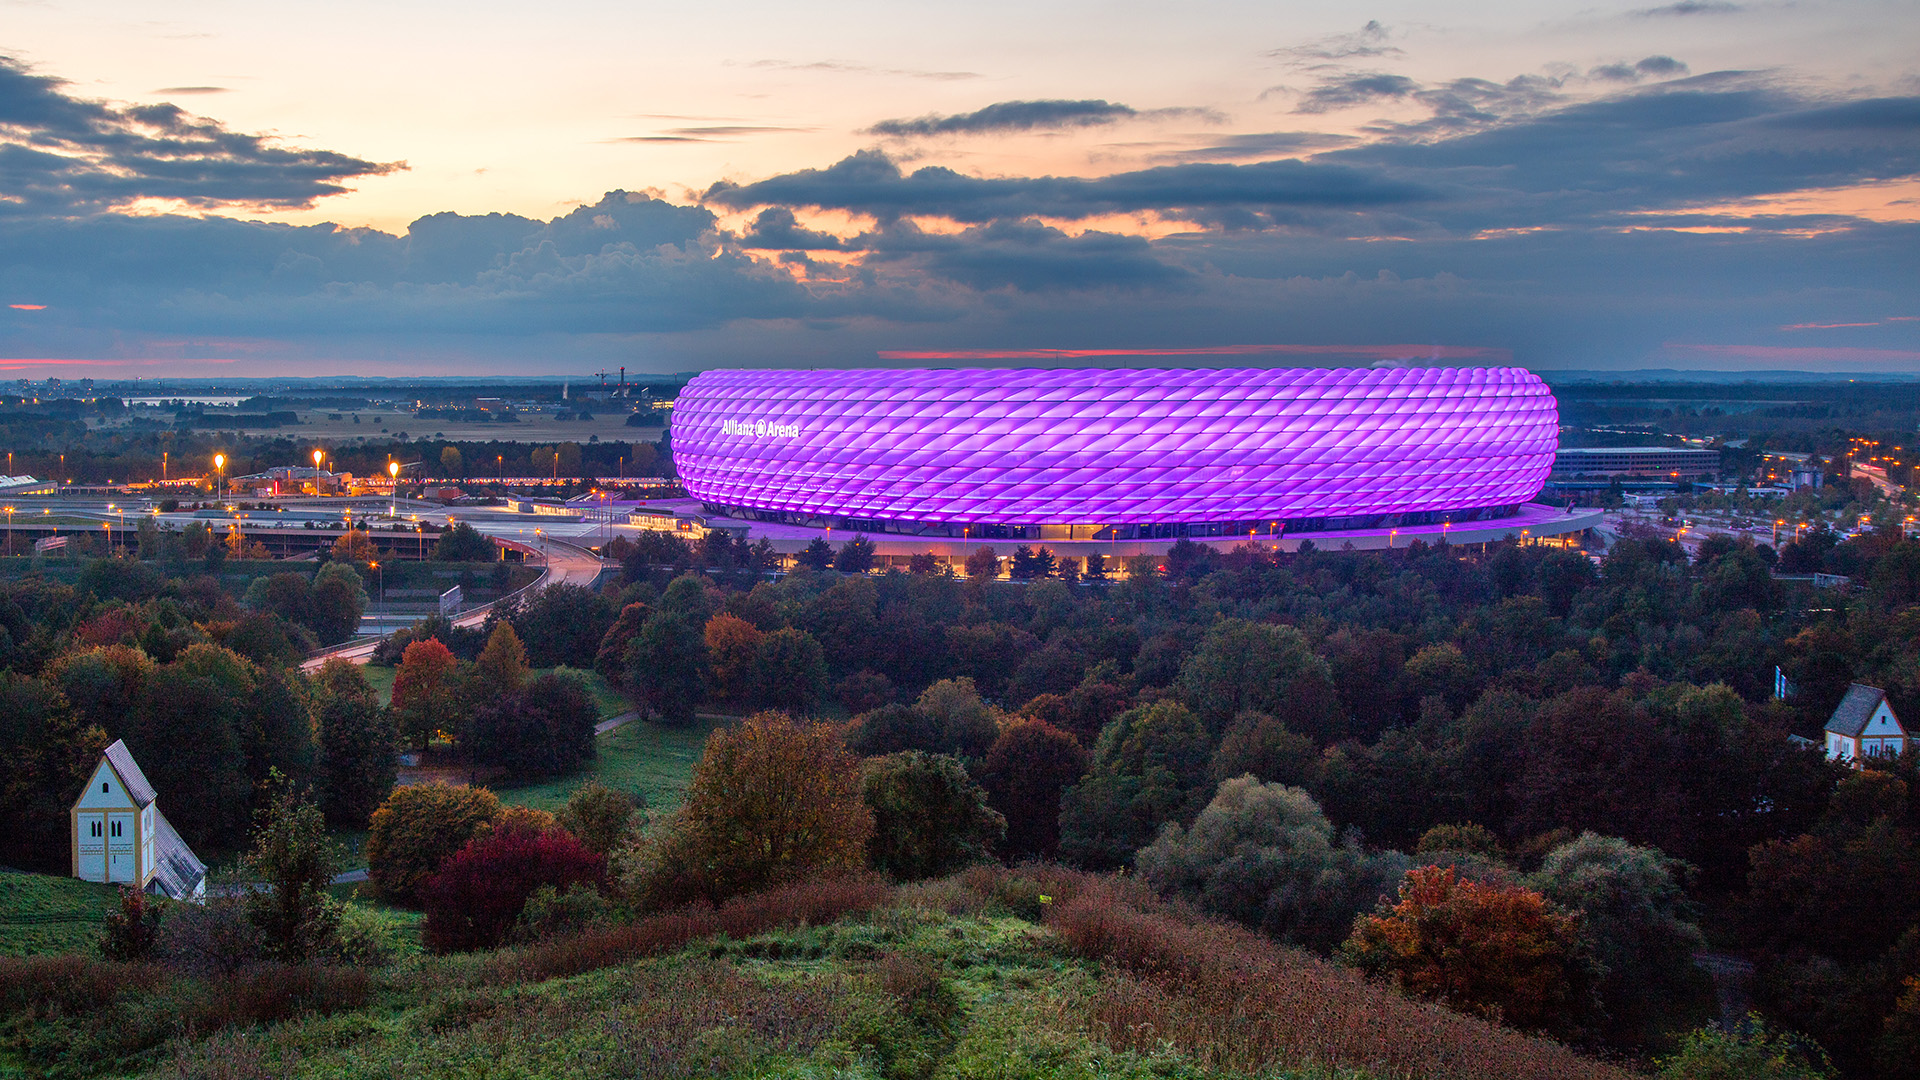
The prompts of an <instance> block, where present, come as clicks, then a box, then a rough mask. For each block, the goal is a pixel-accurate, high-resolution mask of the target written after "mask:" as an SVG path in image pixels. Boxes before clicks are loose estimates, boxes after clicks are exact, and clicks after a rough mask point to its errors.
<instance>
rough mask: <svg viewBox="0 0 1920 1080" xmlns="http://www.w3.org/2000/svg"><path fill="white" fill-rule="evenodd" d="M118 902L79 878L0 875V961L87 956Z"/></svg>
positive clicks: (110, 891)
mask: <svg viewBox="0 0 1920 1080" xmlns="http://www.w3.org/2000/svg"><path fill="white" fill-rule="evenodd" d="M118 898H119V893H118V891H117V890H116V889H115V887H114V886H111V885H98V884H95V883H93V882H90V881H81V880H80V879H79V878H70V877H53V876H50V875H47V874H7V873H0V956H31V955H34V954H37V953H61V952H86V951H89V950H91V949H92V948H93V945H94V942H95V941H96V940H97V939H98V938H99V937H100V920H101V919H102V918H103V917H105V915H106V913H107V911H108V909H110V908H112V907H113V906H114V905H115V904H117V903H118V902H119V899H118Z"/></svg>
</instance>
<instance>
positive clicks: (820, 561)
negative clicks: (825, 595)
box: [796, 536, 833, 570]
mask: <svg viewBox="0 0 1920 1080" xmlns="http://www.w3.org/2000/svg"><path fill="white" fill-rule="evenodd" d="M796 558H797V559H798V560H799V563H800V565H801V566H805V567H807V568H809V569H812V570H826V569H827V568H828V567H830V566H832V565H833V545H832V544H829V543H827V541H826V539H825V538H824V537H819V536H816V537H814V538H813V539H812V540H811V541H810V542H808V544H807V546H806V547H804V548H801V549H800V554H799V555H798V556H796Z"/></svg>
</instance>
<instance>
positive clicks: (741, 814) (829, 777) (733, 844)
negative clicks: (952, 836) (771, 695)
mask: <svg viewBox="0 0 1920 1080" xmlns="http://www.w3.org/2000/svg"><path fill="white" fill-rule="evenodd" d="M872 835H873V812H872V811H871V810H869V809H868V808H867V804H866V801H865V800H864V799H862V797H861V776H860V759H859V758H858V757H857V756H855V755H854V753H853V752H852V751H850V750H848V749H847V747H846V743H845V742H843V741H842V740H841V737H840V731H839V729H838V728H837V727H834V726H833V725H830V724H821V723H801V722H799V721H795V720H792V719H790V718H789V717H787V716H786V715H785V714H784V713H775V712H762V713H756V714H755V715H753V716H750V717H748V718H747V719H745V720H743V721H741V722H740V723H739V724H738V725H736V726H734V727H732V728H727V729H724V730H721V731H716V732H714V733H713V735H712V736H711V737H709V738H708V739H707V749H706V753H705V754H704V755H703V756H702V757H701V759H700V764H699V765H697V766H695V768H694V771H693V779H692V781H691V782H690V783H689V784H688V786H687V796H686V802H685V803H683V804H682V805H681V807H680V810H679V813H678V814H676V815H675V817H674V820H673V823H672V826H671V828H669V829H668V831H667V833H666V835H665V837H663V838H662V839H660V840H659V841H657V842H655V843H653V844H651V845H649V847H648V848H647V849H643V851H642V852H641V858H640V860H639V864H638V866H637V868H636V870H637V872H636V873H635V874H634V875H633V880H632V885H633V887H634V889H635V891H636V892H637V893H638V894H639V899H640V901H641V903H642V904H643V905H644V906H647V907H653V908H660V907H671V906H674V905H677V904H683V903H687V902H689V901H693V900H708V901H713V902H716V903H717V902H719V901H722V900H725V899H727V898H728V897H732V896H738V895H741V894H743V893H749V892H754V891H757V890H760V889H765V888H768V887H770V886H774V885H782V884H786V883H789V882H792V881H797V880H800V879H803V878H806V877H810V876H814V875H818V874H822V873H834V872H842V871H854V870H858V869H861V868H862V867H864V866H865V865H866V861H867V840H868V838H869V837H871V836H872Z"/></svg>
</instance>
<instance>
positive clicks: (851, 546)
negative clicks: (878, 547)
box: [833, 534, 873, 574]
mask: <svg viewBox="0 0 1920 1080" xmlns="http://www.w3.org/2000/svg"><path fill="white" fill-rule="evenodd" d="M833 568H834V569H835V570H838V571H840V572H841V573H843V574H864V573H866V572H867V571H868V570H871V569H873V541H871V540H869V539H867V538H866V536H865V535H864V534H862V535H856V536H855V537H854V538H853V539H851V540H849V541H847V542H846V543H844V544H842V545H840V553H839V554H837V555H835V556H834V557H833Z"/></svg>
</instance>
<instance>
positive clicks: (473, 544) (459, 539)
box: [432, 521, 496, 562]
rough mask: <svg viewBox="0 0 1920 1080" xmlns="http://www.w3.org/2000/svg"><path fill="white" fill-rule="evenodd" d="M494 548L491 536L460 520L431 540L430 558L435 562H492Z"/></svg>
mask: <svg viewBox="0 0 1920 1080" xmlns="http://www.w3.org/2000/svg"><path fill="white" fill-rule="evenodd" d="M495 550H496V549H495V548H494V546H493V540H492V538H490V537H487V536H484V535H482V534H481V532H480V530H478V529H476V528H474V527H473V526H471V525H469V524H467V523H466V522H464V521H461V522H456V523H454V525H453V526H452V527H451V528H449V529H448V530H447V531H446V532H443V533H441V534H440V539H438V540H435V541H434V542H433V555H432V558H433V560H434V561H435V562H492V561H493V560H494V558H495Z"/></svg>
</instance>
